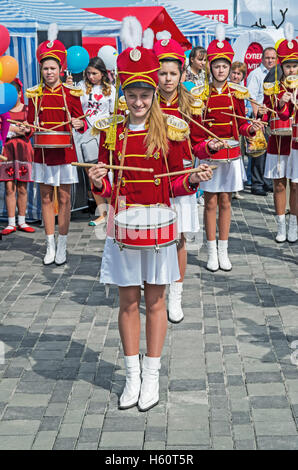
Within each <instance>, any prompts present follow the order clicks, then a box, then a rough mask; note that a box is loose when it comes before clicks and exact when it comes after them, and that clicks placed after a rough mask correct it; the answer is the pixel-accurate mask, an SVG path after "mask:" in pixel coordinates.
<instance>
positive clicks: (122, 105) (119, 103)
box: [118, 95, 128, 111]
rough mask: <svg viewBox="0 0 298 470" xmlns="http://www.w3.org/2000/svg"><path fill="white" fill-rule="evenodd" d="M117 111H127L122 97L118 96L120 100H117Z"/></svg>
mask: <svg viewBox="0 0 298 470" xmlns="http://www.w3.org/2000/svg"><path fill="white" fill-rule="evenodd" d="M118 109H119V110H120V111H127V109H128V108H127V104H126V100H125V96H124V95H122V96H120V98H119V100H118Z"/></svg>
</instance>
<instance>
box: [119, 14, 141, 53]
mask: <svg viewBox="0 0 298 470" xmlns="http://www.w3.org/2000/svg"><path fill="white" fill-rule="evenodd" d="M142 34H143V29H142V25H141V23H140V22H139V20H137V18H136V17H135V16H126V17H125V18H123V20H122V25H121V31H120V39H121V42H122V47H123V49H127V48H128V47H132V48H135V47H137V46H141V45H142Z"/></svg>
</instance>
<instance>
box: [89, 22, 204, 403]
mask: <svg viewBox="0 0 298 470" xmlns="http://www.w3.org/2000/svg"><path fill="white" fill-rule="evenodd" d="M135 21H136V20H135V19H131V17H130V18H125V19H124V21H123V27H122V32H121V38H122V41H125V44H127V41H128V39H130V36H129V31H131V30H134V31H136V29H137V28H136V27H135ZM129 25H131V26H130V27H129ZM126 28H127V29H128V32H127V31H126ZM127 35H128V39H127ZM129 44H131V42H130V43H129ZM117 69H118V75H119V78H120V82H121V85H122V89H123V91H124V94H125V99H126V103H127V107H128V109H129V117H128V119H127V120H126V121H124V123H122V124H119V125H118V128H117V132H116V144H115V146H116V148H115V151H114V161H115V163H116V164H117V165H119V164H121V165H123V162H125V163H124V164H125V165H129V166H134V167H140V168H153V169H154V173H149V172H148V173H147V172H138V171H129V170H125V169H124V170H122V171H121V172H118V170H115V178H114V181H116V182H117V184H115V185H114V186H113V187H111V184H110V181H109V179H108V177H107V170H106V169H105V168H103V166H102V164H103V163H106V164H108V162H109V153H108V149H106V148H105V147H104V139H102V138H101V142H100V151H99V161H100V163H99V164H98V165H97V166H96V167H93V168H91V169H90V171H89V176H90V178H91V180H92V181H93V184H94V186H95V188H94V190H95V189H96V190H97V192H98V193H99V194H100V195H101V196H103V197H109V196H111V205H112V207H113V208H114V211H115V212H116V213H118V212H119V211H124V210H126V209H129V208H131V207H135V206H143V207H144V210H145V209H146V207H147V206H148V205H152V204H154V205H158V204H162V205H164V206H165V207H166V206H170V194H171V192H172V191H173V193H174V195H183V194H192V193H193V194H194V193H195V192H196V189H197V186H198V183H199V182H200V181H201V180H208V179H209V178H210V177H211V176H212V171H211V170H210V169H209V167H208V166H207V165H206V166H203V167H201V169H202V170H204V171H203V173H200V175H199V174H198V173H192V174H191V175H188V174H186V175H182V176H176V177H172V178H171V179H168V177H161V178H154V176H153V175H154V174H162V173H167V172H168V171H170V172H172V171H176V170H182V169H183V163H182V158H183V149H182V148H181V147H182V146H181V143H180V142H178V141H170V140H169V139H168V138H167V127H166V121H165V117H164V116H163V114H162V112H161V111H160V108H159V105H158V102H157V100H156V97H155V90H156V86H157V82H158V76H157V71H158V69H159V62H158V59H157V57H156V56H155V54H154V53H153V51H152V50H150V49H147V48H144V47H135V48H132V47H129V48H127V49H125V50H124V51H123V52H122V53H121V54H120V55H119V56H118V59H117ZM112 212H113V211H112V210H110V211H109V221H108V228H107V235H108V236H107V240H106V244H105V248H104V253H103V258H102V266H101V278H100V280H101V282H102V283H105V284H116V285H118V287H119V297H120V311H119V331H120V336H121V341H122V345H123V350H124V361H125V367H126V385H125V388H124V391H123V393H122V395H121V397H120V401H119V408H120V409H127V408H130V407H132V406H135V405H136V404H138V408H139V410H140V411H146V410H148V409H149V408H152V407H153V406H155V405H156V404H157V403H158V401H159V369H160V356H161V353H162V348H163V344H164V340H165V336H166V331H167V314H166V305H165V288H166V284H170V283H171V282H173V281H177V280H178V279H179V278H180V273H179V266H178V259H177V250H176V246H175V244H171V245H169V246H166V247H161V248H160V249H159V252H158V253H157V252H156V251H155V250H153V249H147V250H146V249H138V250H135V249H127V248H124V249H123V251H120V249H119V246H118V244H116V243H114V240H113V230H112V229H113V214H112ZM142 284H144V296H145V304H146V341H147V354H146V355H145V356H144V359H143V365H142V384H141V380H140V363H139V344H140V311H139V305H140V300H141V285H142Z"/></svg>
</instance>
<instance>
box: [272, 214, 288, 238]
mask: <svg viewBox="0 0 298 470" xmlns="http://www.w3.org/2000/svg"><path fill="white" fill-rule="evenodd" d="M276 222H277V234H276V237H275V241H276V242H277V243H283V242H285V241H286V239H287V229H286V216H285V214H282V215H277V216H276Z"/></svg>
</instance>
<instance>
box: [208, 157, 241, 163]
mask: <svg viewBox="0 0 298 470" xmlns="http://www.w3.org/2000/svg"><path fill="white" fill-rule="evenodd" d="M239 158H241V155H238V157H231V158H211V157H210V158H206V160H207V161H209V162H212V161H213V162H224V163H230V162H235V161H236V160H239Z"/></svg>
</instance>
